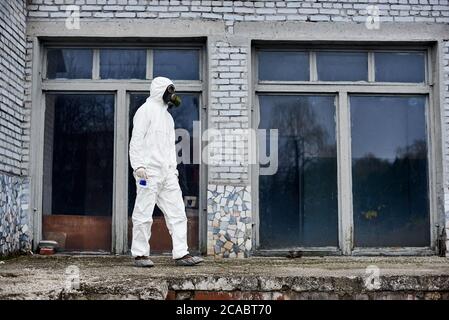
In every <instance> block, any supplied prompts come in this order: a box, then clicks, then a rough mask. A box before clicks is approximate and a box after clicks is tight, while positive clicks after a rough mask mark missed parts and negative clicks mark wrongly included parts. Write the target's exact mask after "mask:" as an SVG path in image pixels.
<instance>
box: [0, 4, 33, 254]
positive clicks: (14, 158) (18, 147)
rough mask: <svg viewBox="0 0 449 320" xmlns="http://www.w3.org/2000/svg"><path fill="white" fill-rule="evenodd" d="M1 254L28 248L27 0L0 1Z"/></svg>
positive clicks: (29, 237)
mask: <svg viewBox="0 0 449 320" xmlns="http://www.w3.org/2000/svg"><path fill="white" fill-rule="evenodd" d="M0 31H1V33H0V44H1V46H0V70H1V71H0V155H1V156H0V256H4V255H8V254H11V253H13V252H17V251H20V250H29V249H30V241H31V230H30V224H29V214H28V212H29V210H28V208H29V206H28V203H29V197H28V194H29V192H28V190H29V183H28V178H26V177H23V175H24V174H25V172H26V171H25V170H24V169H25V168H26V166H27V165H28V163H26V162H24V161H23V159H24V157H25V153H24V152H23V150H24V149H23V146H24V143H25V139H26V136H25V135H24V124H25V121H24V120H25V110H24V107H23V106H24V86H25V52H26V49H25V46H26V41H25V39H26V3H25V0H23V1H22V0H14V1H1V2H0Z"/></svg>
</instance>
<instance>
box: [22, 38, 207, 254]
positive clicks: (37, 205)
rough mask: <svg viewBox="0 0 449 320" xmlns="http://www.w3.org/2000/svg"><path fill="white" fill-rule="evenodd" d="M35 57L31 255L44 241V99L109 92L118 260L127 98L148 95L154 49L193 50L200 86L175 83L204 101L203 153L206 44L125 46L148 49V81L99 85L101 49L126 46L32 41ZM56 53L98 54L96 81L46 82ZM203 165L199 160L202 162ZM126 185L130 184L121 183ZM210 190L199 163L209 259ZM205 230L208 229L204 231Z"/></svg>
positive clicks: (123, 229) (123, 245)
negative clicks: (50, 55)
mask: <svg viewBox="0 0 449 320" xmlns="http://www.w3.org/2000/svg"><path fill="white" fill-rule="evenodd" d="M32 41H33V45H32V46H33V57H32V59H33V60H32V84H31V85H32V87H31V99H32V100H31V129H30V131H31V135H30V177H31V186H30V203H31V206H30V210H31V216H32V223H33V227H32V228H33V249H34V250H36V249H37V248H38V244H39V242H40V241H41V240H42V237H43V230H42V218H43V213H42V208H43V206H42V205H43V203H42V193H43V165H44V163H43V155H44V148H43V147H44V143H43V142H44V132H45V95H46V93H47V92H51V93H66V92H71V93H94V92H107V93H110V94H114V95H115V110H114V173H113V181H114V182H113V185H114V188H113V200H112V201H113V205H112V208H113V209H112V239H111V252H112V253H115V254H126V253H128V251H129V250H128V202H127V199H128V194H127V192H128V190H127V176H128V107H129V106H127V104H126V103H127V95H128V93H130V92H145V91H149V87H150V83H151V79H150V78H151V74H150V72H151V70H153V66H152V59H151V54H150V52H152V50H151V49H153V48H167V49H168V48H178V49H179V48H180V46H181V47H182V48H185V49H187V48H194V49H198V50H199V52H200V59H199V60H200V61H199V65H200V80H195V81H190V80H189V81H184V80H178V81H176V85H177V89H178V91H180V92H195V93H199V95H200V106H199V109H200V115H199V118H200V126H201V128H200V137H199V139H200V141H199V146H200V148H199V149H200V151H201V150H202V148H203V144H202V141H201V135H202V132H203V131H204V130H205V129H206V122H205V121H206V120H207V116H206V106H207V98H208V95H207V77H206V69H207V68H206V67H207V66H206V64H205V62H206V45H205V43H203V42H201V43H197V42H192V43H186V44H177V45H176V46H173V45H170V44H167V43H163V42H160V43H158V42H151V43H150V42H148V43H136V44H135V45H133V44H127V45H126V48H138V47H145V48H147V49H148V55H147V62H150V63H147V79H146V80H98V79H97V75H98V74H99V50H98V48H101V47H108V48H109V47H120V48H123V46H121V45H123V43H122V42H115V43H114V42H105V43H104V44H102V43H101V41H99V42H97V43H96V44H95V45H92V42H91V41H92V40H91V39H86V42H82V41H81V42H76V43H75V42H73V41H72V42H70V43H67V42H64V41H61V42H51V45H50V44H49V45H46V44H47V42H43V41H42V40H41V39H39V38H38V37H33V38H32ZM50 47H51V48H54V47H64V48H66V47H84V48H92V49H93V50H94V57H93V61H94V63H93V72H92V76H93V79H89V80H72V79H69V80H47V79H45V74H46V50H47V49H48V48H50ZM199 159H200V160H201V155H200V157H199ZM123 181H126V183H123ZM206 190H207V167H206V165H205V164H202V163H200V190H199V244H198V246H199V249H200V251H201V252H202V253H205V250H206V249H205V248H206V243H207V238H206V236H207V233H206V225H205V224H206V222H207V217H206V216H205V215H204V214H203V213H205V210H206V208H207V205H206V201H207V199H206ZM203 225H204V226H203Z"/></svg>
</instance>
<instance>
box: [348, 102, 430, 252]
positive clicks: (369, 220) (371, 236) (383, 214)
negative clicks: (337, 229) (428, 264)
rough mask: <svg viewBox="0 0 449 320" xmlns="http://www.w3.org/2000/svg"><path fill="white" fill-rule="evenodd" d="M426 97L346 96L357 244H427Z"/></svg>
mask: <svg viewBox="0 0 449 320" xmlns="http://www.w3.org/2000/svg"><path fill="white" fill-rule="evenodd" d="M425 105H426V99H425V97H423V96H359V95H353V96H351V97H350V106H351V136H352V139H351V142H352V177H353V178H352V190H353V201H354V209H353V210H354V232H355V234H354V236H355V245H356V246H360V247H373V246H386V247H392V246H404V247H407V246H409V247H423V246H426V245H427V244H429V242H430V239H429V231H430V225H429V207H428V190H427V181H428V176H427V139H426V122H425Z"/></svg>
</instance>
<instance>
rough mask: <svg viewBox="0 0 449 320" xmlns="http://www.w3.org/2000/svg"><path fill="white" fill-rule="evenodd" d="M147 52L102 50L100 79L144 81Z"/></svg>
mask: <svg viewBox="0 0 449 320" xmlns="http://www.w3.org/2000/svg"><path fill="white" fill-rule="evenodd" d="M146 57H147V51H146V50H145V49H129V50H125V49H102V50H101V51H100V77H101V79H145V76H146V61H147V58H146Z"/></svg>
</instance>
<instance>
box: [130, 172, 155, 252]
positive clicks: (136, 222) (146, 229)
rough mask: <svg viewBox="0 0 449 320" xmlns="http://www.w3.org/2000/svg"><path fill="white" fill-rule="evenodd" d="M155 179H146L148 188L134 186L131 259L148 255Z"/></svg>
mask: <svg viewBox="0 0 449 320" xmlns="http://www.w3.org/2000/svg"><path fill="white" fill-rule="evenodd" d="M155 180H156V178H154V177H151V178H150V179H148V188H142V187H141V186H139V185H138V184H137V186H136V189H137V190H136V192H137V195H136V202H135V204H134V211H133V215H132V221H133V240H132V245H131V254H132V256H133V257H142V256H149V255H150V245H149V243H148V242H149V240H150V237H151V225H152V224H153V210H154V205H155V203H156V198H157V181H155Z"/></svg>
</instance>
